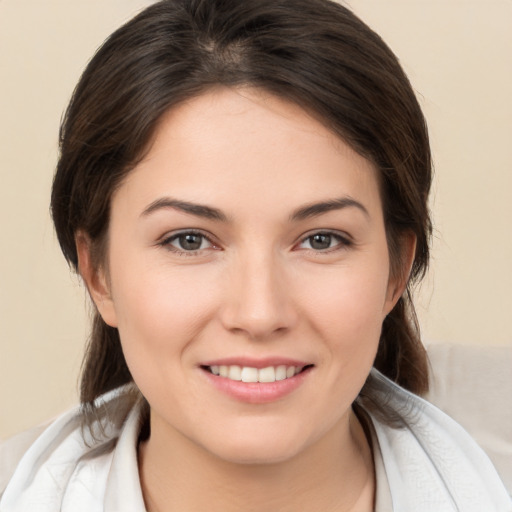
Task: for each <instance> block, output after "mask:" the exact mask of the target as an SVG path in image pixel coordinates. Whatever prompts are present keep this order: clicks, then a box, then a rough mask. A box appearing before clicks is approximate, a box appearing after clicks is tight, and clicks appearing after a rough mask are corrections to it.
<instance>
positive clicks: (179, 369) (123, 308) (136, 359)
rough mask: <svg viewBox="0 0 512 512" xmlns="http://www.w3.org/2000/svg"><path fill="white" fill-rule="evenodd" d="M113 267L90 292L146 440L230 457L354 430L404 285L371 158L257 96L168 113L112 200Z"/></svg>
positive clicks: (256, 458) (196, 102) (288, 453)
mask: <svg viewBox="0 0 512 512" xmlns="http://www.w3.org/2000/svg"><path fill="white" fill-rule="evenodd" d="M108 268H109V274H108V277H105V276H102V275H100V279H99V283H100V284H99V285H93V288H94V286H95V290H96V291H93V296H94V298H95V300H96V302H97V305H98V307H99V309H100V312H101V313H102V315H103V317H104V319H105V321H106V322H107V323H109V324H110V325H112V326H116V327H118V329H119V333H120V336H121V342H122V345H123V350H124V353H125V357H126V360H127V363H128V366H129V368H130V371H131V373H132V375H133V378H134V380H135V382H136V384H137V385H138V387H139V389H140V390H141V392H142V393H143V394H144V396H145V397H146V398H147V400H148V402H149V404H150V406H151V422H152V424H151V427H152V436H159V437H160V438H162V439H163V438H168V439H174V440H177V442H183V443H185V444H187V443H192V444H193V445H194V446H195V447H199V448H200V449H201V450H206V451H207V452H209V453H210V454H214V455H216V456H218V457H221V458H222V459H225V460H231V461H238V462H275V461H282V460H286V459H289V458H291V457H293V456H294V455H297V454H299V453H301V452H302V451H304V450H307V449H308V448H309V447H311V446H312V445H314V444H315V443H317V442H319V441H321V440H322V439H323V438H325V437H326V436H327V435H328V434H329V433H330V432H334V431H335V430H336V428H337V427H341V426H342V425H347V424H348V418H349V416H350V411H351V403H352V402H353V400H354V399H355V398H356V396H357V394H358V392H359V391H360V389H361V387H362V386H363V384H364V381H365V379H366V377H367V375H368V373H369V371H370V368H371V366H372V362H373V360H374V357H375V354H376V350H377V345H378V341H379V335H380V331H381V325H382V321H383V319H384V317H385V316H386V314H387V313H389V311H390V310H391V308H392V306H393V305H394V303H395V301H396V300H397V298H398V296H399V295H400V293H401V291H402V290H401V288H400V287H399V285H398V284H397V283H396V282H395V281H393V280H391V279H390V275H389V257H388V247H387V243H386V234H385V230H384V222H383V214H382V206H381V200H380V197H379V190H378V184H377V179H376V174H375V169H374V168H373V166H372V164H371V163H370V162H369V161H367V160H366V159H364V158H363V157H361V156H360V155H358V154H357V153H355V152H354V151H353V150H352V149H351V148H350V147H349V146H347V144H345V143H344V142H343V141H342V140H340V139H339V138H337V137H335V136H334V135H333V134H332V133H331V132H330V131H329V130H327V129H326V128H325V127H324V126H323V125H322V124H320V123H319V122H318V121H316V120H314V119H312V118H311V117H309V116H308V114H307V113H306V112H305V111H304V110H302V109H301V108H299V107H298V106H296V105H295V104H292V103H287V102H285V101H283V100H281V99H278V98H276V97H274V96H271V95H268V94H265V93H263V92H261V91H259V92H258V91H255V90H252V89H239V90H232V89H219V90H215V91H213V92H209V93H207V94H204V95H202V96H200V97H198V98H195V99H192V100H190V101H188V102H186V103H184V104H182V105H181V106H179V107H177V108H174V109H172V110H171V111H170V112H168V113H167V114H166V116H165V117H164V118H163V120H162V122H161V124H160V126H159V128H158V130H157V132H156V136H155V138H154V143H153V145H152V146H151V148H150V150H149V153H148V154H147V156H146V157H145V159H144V160H143V161H142V162H141V163H140V164H139V165H138V166H137V167H136V168H135V169H134V170H133V171H132V172H131V173H130V174H129V175H128V177H127V179H126V180H125V181H124V182H123V183H122V185H121V186H120V187H119V189H118V190H117V191H116V193H115V195H114V197H113V199H112V209H111V221H110V231H109V253H108ZM101 283H103V285H104V287H105V291H104V292H103V289H104V288H103V287H102V286H103V285H102V284H101ZM219 373H220V374H219ZM240 379H242V380H240ZM254 381H257V382H254Z"/></svg>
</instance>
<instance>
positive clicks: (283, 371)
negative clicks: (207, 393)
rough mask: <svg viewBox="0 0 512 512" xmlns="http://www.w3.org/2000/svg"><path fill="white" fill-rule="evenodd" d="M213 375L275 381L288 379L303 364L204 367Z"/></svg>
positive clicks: (296, 372)
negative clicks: (260, 366)
mask: <svg viewBox="0 0 512 512" xmlns="http://www.w3.org/2000/svg"><path fill="white" fill-rule="evenodd" d="M204 368H205V369H206V370H208V371H210V372H211V373H212V374H213V375H217V376H219V377H224V378H226V379H229V380H234V381H241V382H263V383H268V382H276V381H281V380H286V379H290V378H291V377H294V376H295V375H297V374H299V373H301V372H302V371H303V370H304V369H305V368H306V367H305V366H287V365H279V366H267V367H266V368H253V367H251V366H238V365H229V366H228V365H213V366H206V367H204Z"/></svg>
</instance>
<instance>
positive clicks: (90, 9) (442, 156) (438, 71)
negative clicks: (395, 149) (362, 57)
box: [0, 0, 512, 438]
mask: <svg viewBox="0 0 512 512" xmlns="http://www.w3.org/2000/svg"><path fill="white" fill-rule="evenodd" d="M149 3H151V2H150V1H147V0H146V1H144V0H94V1H93V0H87V1H84V0H0V116H1V118H0V141H1V149H0V219H1V220H0V227H1V238H0V249H1V250H0V438H5V437H7V436H9V435H11V434H13V433H15V432H17V431H19V430H22V429H25V428H28V427H30V426H32V425H35V424H37V423H39V422H42V421H44V420H47V419H49V418H51V417H52V416H54V415H56V414H58V413H59V412H60V411H62V410H64V409H65V408H67V407H68V406H69V405H70V404H72V403H74V402H75V401H76V388H77V375H78V370H79V367H80V361H81V353H82V350H83V344H84V340H85V338H86V333H87V327H86V323H87V311H86V309H87V308H86V298H85V292H84V289H83V287H82V286H81V285H80V284H79V282H78V279H77V278H76V277H74V276H72V275H70V273H69V271H68V269H67V267H66V264H65V263H64V261H63V258H62V256H61V254H60V252H59V249H58V247H57V244H56V241H55V236H54V233H53V228H52V224H51V221H50V218H49V215H48V202H49V192H50V186H51V180H52V173H53V167H54V165H55V161H56V156H57V132H58V126H59V121H60V117H61V114H62V112H63V110H64V108H65V106H66V104H67V101H68V100H69V97H70V94H71V92H72V89H73V87H74V85H75V83H76V81H77V80H78V77H79V74H80V72H81V70H82V69H83V67H84V65H85V63H86V62H87V60H88V59H89V58H90V56H91V55H92V53H93V52H94V50H95V49H96V47H97V46H98V45H99V44H100V43H101V42H102V41H103V39H104V38H105V37H106V36H107V35H108V34H109V33H110V32H112V31H113V30H114V29H115V28H116V27H117V26H118V25H119V24H120V23H122V22H123V21H125V20H127V19H129V18H130V17H131V16H132V15H133V14H134V13H136V12H137V11H138V10H139V9H140V8H142V7H144V6H145V5H148V4H149ZM348 3H349V5H350V6H351V7H352V8H353V10H354V11H355V12H356V13H357V14H359V15H360V16H361V17H362V18H363V19H364V20H365V21H366V22H367V23H368V24H369V25H370V26H372V27H373V28H374V29H375V30H376V31H377V32H379V33H380V34H381V35H382V36H383V38H384V39H385V40H386V41H387V42H388V44H389V45H390V46H391V47H392V48H393V50H394V51H395V53H396V54H397V55H398V56H399V57H400V59H401V61H402V64H403V65H404V67H405V69H406V71H407V72H408V74H409V76H410V78H411V81H412V83H413V85H414V87H415V89H416V91H417V92H418V95H419V98H420V101H421V103H422V105H423V107H424V110H425V113H426V115H427V118H428V121H429V125H430V130H431V137H432V146H433V151H434V156H435V166H436V182H435V187H434V194H433V203H432V206H433V210H434V218H435V225H436V236H435V240H434V252H433V262H432V270H431V273H430V275H429V278H428V280H427V282H426V283H425V284H424V285H423V287H422V289H421V290H420V293H419V307H418V310H419V314H420V318H421V324H422V328H423V332H424V338H425V341H426V342H427V343H433V342H440V341H451V342H455V343H465V344H488V345H512V327H511V325H510V317H511V316H512V296H511V293H510V290H511V289H512V272H511V271H510V267H509V265H510V264H511V263H512V236H511V235H512V230H511V223H512V193H511V190H512V151H511V149H510V145H511V137H512V101H511V100H510V94H511V91H512V67H511V64H512V30H510V23H511V20H512V1H511V0H486V1H485V2H484V1H482V0H479V1H472V0H351V1H350V2H348Z"/></svg>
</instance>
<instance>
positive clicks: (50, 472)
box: [0, 389, 133, 511]
mask: <svg viewBox="0 0 512 512" xmlns="http://www.w3.org/2000/svg"><path fill="white" fill-rule="evenodd" d="M126 397H127V393H124V392H123V389H120V390H116V391H115V392H113V393H109V394H108V395H105V396H104V397H102V398H101V400H100V403H99V405H100V407H99V410H98V421H97V422H96V424H94V425H92V428H91V429H89V428H84V426H83V420H84V417H83V413H82V409H81V407H76V408H74V409H72V410H70V411H68V412H67V413H65V414H63V415H62V416H61V417H59V418H58V419H57V420H55V421H54V422H53V423H51V424H50V425H49V426H47V427H46V428H44V427H40V428H37V429H34V430H31V431H29V432H26V433H23V434H20V435H18V436H16V437H14V438H12V439H10V440H8V441H7V442H5V443H4V444H2V445H1V446H0V509H1V510H2V511H3V510H20V511H21V510H38V511H39V510H41V511H42V510H44V511H46V510H48V511H49V510H61V503H62V500H63V499H64V497H65V495H66V489H67V488H68V486H69V484H70V482H72V481H73V480H74V479H75V477H77V475H80V478H79V480H80V482H79V483H80V486H81V487H84V486H85V484H87V485H89V488H90V489H94V490H95V491H96V490H99V492H98V493H97V495H101V492H102V486H104V482H103V481H102V480H106V479H102V478H100V475H103V476H105V475H108V471H109V467H110V461H111V458H112V456H113V452H114V448H115V446H116V443H117V440H118V438H119V435H120V432H121V431H122V429H123V427H124V423H125V421H126V418H127V416H128V415H129V413H130V412H131V408H130V407H127V406H126V404H127V403H130V404H131V405H133V402H130V401H129V400H127V398H126ZM84 460H87V464H85V465H84V463H83V461H84ZM84 466H86V468H85V471H84ZM42 501H43V502H44V504H43V503H42ZM90 510H93V509H92V508H91V509H90Z"/></svg>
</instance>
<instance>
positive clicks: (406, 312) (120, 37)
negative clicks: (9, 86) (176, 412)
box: [51, 0, 432, 407]
mask: <svg viewBox="0 0 512 512" xmlns="http://www.w3.org/2000/svg"><path fill="white" fill-rule="evenodd" d="M219 85H220V86H227V87H236V86H250V87H257V88H262V89H264V90H266V91H268V92H270V93H273V94H275V95H277V96H279V97H283V98H286V99H288V100H291V101H294V102H296V103H297V104H298V105H300V106H302V107H303V108H305V109H307V110H308V111H309V112H311V113H313V114H314V115H315V116H316V117H317V118H319V119H321V120H322V122H323V123H324V124H325V125H326V126H327V127H328V128H330V129H331V130H333V132H335V133H336V134H338V135H339V136H340V137H342V138H343V139H344V140H345V141H346V142H347V143H348V144H350V145H351V146H352V147H353V148H354V149H355V150H356V151H358V152H359V153H360V154H361V155H363V156H364V157H366V158H368V159H369V160H370V161H372V162H373V163H374V165H375V166H376V168H377V170H378V174H379V180H380V184H381V192H382V200H383V209H384V218H385V224H386V232H387V237H388V244H389V251H390V259H391V262H392V263H391V272H394V273H396V272H400V271H403V268H402V267H403V266H402V264H401V258H400V255H401V250H400V247H401V237H402V236H403V234H404V233H410V232H412V233H414V235H415V236H416V239H417V246H416V254H415V258H414V263H413V267H412V272H411V276H410V279H409V285H408V288H407V290H406V292H405V293H404V295H403V296H402V297H401V299H400V300H399V302H398V304H397V306H396V307H395V308H394V309H393V311H392V312H391V313H390V314H389V315H388V317H387V318H386V319H385V321H384V323H383V326H382V334H381V339H380V344H379V349H378V353H377V357H376V360H375V363H374V365H375V367H376V368H377V369H379V370H380V371H381V372H382V373H384V374H385V375H386V376H388V377H389V378H390V379H392V380H394V381H395V382H397V383H398V384H400V385H402V386H404V387H405V388H407V389H409V390H411V391H413V392H416V393H422V392H424V391H426V389H427V387H428V369H427V359H426V354H425V350H424V348H423V346H422V344H421V341H420V339H419V331H418V326H417V322H416V319H415V314H414V308H413V305H412V302H411V297H410V288H409V286H410V284H411V283H413V282H414V280H417V279H419V278H421V277H423V274H424V273H425V270H426V268H427V264H428V259H429V237H430V234H431V223H430V217H429V211H428V206H427V200H428V194H429V189H430V183H431V172H432V170H431V156H430V148H429V141H428V134H427V129H426V125H425V120H424V118H423V115H422V112H421V109H420V107H419V105H418V102H417V100H416V98H415V95H414V92H413V90H412V88H411V85H410V83H409V81H408V79H407V77H406V76H405V74H404V72H403V70H402V68H401V67H400V65H399V62H398V60H397V58H396V57H395V55H394V54H393V53H392V52H391V50H390V49H389V48H388V47H387V46H386V44H385V43H384V42H383V41H382V40H381V38H380V37H379V36H378V35H377V34H375V33H374V32H373V31H372V30H371V29H370V28H368V27H367V26H366V25H365V24H364V23H363V22H362V21H361V20H359V19H358V18H357V17H356V16H355V15H354V14H353V13H352V12H350V11H349V10H348V9H346V8H345V7H343V6H341V5H339V4H337V3H334V2H331V1H329V0H244V1H243V2H241V1H240V0H164V1H161V2H158V3H156V4H154V5H152V6H150V7H148V8H147V9H145V10H144V11H142V12H141V13H140V14H139V15H138V16H136V17H135V18H134V19H132V20H131V21H129V22H128V23H127V24H125V25H124V26H122V27H121V28H119V29H118V30H117V31H116V32H114V33H113V34H112V35H111V36H110V37H109V38H108V39H107V41H106V42H105V43H104V44H103V46H102V47H101V48H100V49H99V50H98V52H97V53H96V55H95V56H94V57H93V59H92V60H91V62H90V63H89V65H88V66H87V68H86V69H85V71H84V73H83V75H82V77H81V79H80V81H79V83H78V85H77V87H76V89H75V92H74V94H73V97H72V100H71V102H70V105H69V107H68V109H67V112H66V115H65V118H64V121H63V124H62V127H61V132H60V159H59V162H58V166H57V171H56V174H55V180H54V183H53V191H52V203H51V208H52V214H53V219H54V222H55V227H56V231H57V235H58V239H59V242H60V245H61V248H62V251H63V252H64V255H65V257H66V259H67V260H68V261H69V262H70V264H71V265H72V266H73V267H74V268H75V270H76V269H77V265H78V258H77V250H76V246H75V235H76V233H77V232H78V231H79V230H81V231H83V232H85V233H86V234H87V235H88V237H89V238H90V240H91V242H92V247H93V250H94V254H93V257H94V258H93V259H94V262H95V264H96V265H101V264H102V261H104V258H105V247H106V241H107V236H108V226H109V208H110V200H111V197H112V194H113V192H114V190H115V189H116V187H118V186H119V184H120V183H121V181H122V180H123V178H124V177H125V176H126V175H127V173H129V172H130V170H131V169H133V167H134V166H135V165H136V164H137V162H138V161H140V159H141V158H142V157H143V155H144V152H145V150H146V148H147V146H148V143H149V141H150V139H151V137H152V135H153V134H154V131H155V129H156V126H157V124H158V121H159V120H160V118H161V116H162V115H163V114H164V113H165V112H166V111H167V110H168V109H169V108H171V107H172V106H174V105H177V104H179V103H180V102H183V101H184V100H186V99H188V98H191V97H194V96H197V95H199V94H201V93H202V92H204V91H206V90H208V89H209V88H212V87H215V86H219ZM131 381H132V377H131V375H130V372H129V370H128V367H127V365H126V362H125V360H124V356H123V352H122V349H121V344H120V339H119V334H118V332H117V329H115V328H112V327H109V326H108V325H106V324H105V323H104V322H103V320H102V319H101V317H100V316H99V314H98V313H97V312H96V313H95V318H94V321H93V328H92V334H91V338H90V342H89V347H88V350H87V353H86V356H85V359H84V365H83V374H82V381H81V399H82V402H83V403H84V404H89V406H91V407H92V406H93V401H94V400H95V399H96V398H97V397H98V396H99V395H101V394H102V393H104V392H106V391H109V390H111V389H113V388H115V387H117V386H119V385H121V384H124V383H127V382H131ZM367 384H368V383H367ZM364 389H365V388H363V395H364Z"/></svg>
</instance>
